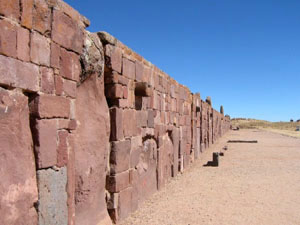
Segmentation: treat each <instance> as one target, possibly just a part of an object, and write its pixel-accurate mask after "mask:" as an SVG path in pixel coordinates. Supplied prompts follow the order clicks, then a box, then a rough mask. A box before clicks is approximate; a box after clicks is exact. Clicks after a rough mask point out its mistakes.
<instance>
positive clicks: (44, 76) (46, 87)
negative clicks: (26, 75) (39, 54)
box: [40, 67, 55, 94]
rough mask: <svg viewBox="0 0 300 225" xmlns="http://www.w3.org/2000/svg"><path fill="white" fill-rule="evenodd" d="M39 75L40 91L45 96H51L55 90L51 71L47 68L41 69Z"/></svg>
mask: <svg viewBox="0 0 300 225" xmlns="http://www.w3.org/2000/svg"><path fill="white" fill-rule="evenodd" d="M40 73H41V91H42V92H44V93H46V94H53V93H54V90H55V86H54V73H53V70H52V69H50V68H47V67H41V68H40Z"/></svg>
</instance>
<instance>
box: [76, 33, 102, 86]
mask: <svg viewBox="0 0 300 225" xmlns="http://www.w3.org/2000/svg"><path fill="white" fill-rule="evenodd" d="M80 59H81V64H82V73H81V76H80V81H81V82H83V81H84V80H85V79H86V78H88V77H89V76H90V75H93V74H98V76H102V75H103V74H104V50H103V46H102V43H101V42H100V40H99V38H98V36H97V34H95V33H90V32H88V31H85V38H84V48H83V54H81V58H80Z"/></svg>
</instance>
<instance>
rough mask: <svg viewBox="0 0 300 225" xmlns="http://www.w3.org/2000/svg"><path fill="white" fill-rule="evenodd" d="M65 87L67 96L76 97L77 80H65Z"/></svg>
mask: <svg viewBox="0 0 300 225" xmlns="http://www.w3.org/2000/svg"><path fill="white" fill-rule="evenodd" d="M63 89H64V94H65V95H66V96H68V97H71V98H76V91H77V86H76V82H75V81H71V80H64V82H63Z"/></svg>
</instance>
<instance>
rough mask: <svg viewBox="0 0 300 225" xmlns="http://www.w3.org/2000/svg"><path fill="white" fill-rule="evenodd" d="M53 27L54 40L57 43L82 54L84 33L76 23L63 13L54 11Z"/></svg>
mask: <svg viewBox="0 0 300 225" xmlns="http://www.w3.org/2000/svg"><path fill="white" fill-rule="evenodd" d="M52 27H53V30H52V38H53V40H54V41H55V42H57V43H58V44H60V45H62V46H63V47H65V48H67V49H70V50H73V51H75V52H78V53H81V52H82V48H83V31H82V30H81V28H80V27H79V26H78V24H77V22H76V21H74V20H72V19H71V18H70V17H68V16H67V15H66V14H64V13H63V12H62V11H59V10H54V12H53V25H52ZM66 34H68V35H66Z"/></svg>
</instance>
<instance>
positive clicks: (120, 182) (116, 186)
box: [106, 170, 130, 193]
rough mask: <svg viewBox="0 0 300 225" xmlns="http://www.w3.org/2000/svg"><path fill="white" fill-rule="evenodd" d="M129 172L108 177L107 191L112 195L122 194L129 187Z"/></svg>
mask: <svg viewBox="0 0 300 225" xmlns="http://www.w3.org/2000/svg"><path fill="white" fill-rule="evenodd" d="M129 183H130V180H129V170H128V171H125V172H123V173H118V174H115V175H112V176H108V177H107V179H106V189H107V190H108V191H109V192H111V193H116V192H120V191H122V190H124V189H126V188H128V187H129Z"/></svg>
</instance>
